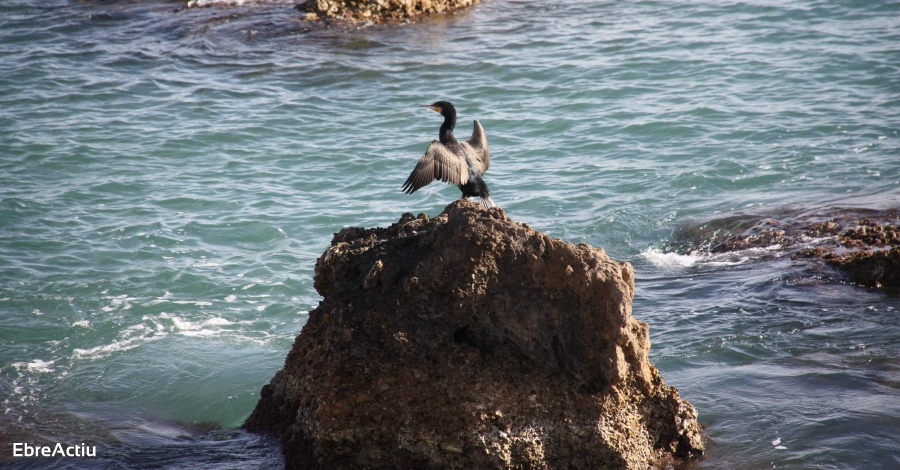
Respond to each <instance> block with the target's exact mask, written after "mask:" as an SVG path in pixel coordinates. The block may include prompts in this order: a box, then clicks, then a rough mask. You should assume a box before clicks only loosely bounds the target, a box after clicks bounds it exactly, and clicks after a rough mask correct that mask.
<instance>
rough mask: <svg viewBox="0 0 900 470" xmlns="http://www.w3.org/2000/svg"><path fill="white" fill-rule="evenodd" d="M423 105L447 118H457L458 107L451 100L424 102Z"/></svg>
mask: <svg viewBox="0 0 900 470" xmlns="http://www.w3.org/2000/svg"><path fill="white" fill-rule="evenodd" d="M422 107H423V108H429V109H431V110H432V111H434V112H436V113H440V114H441V115H442V116H444V117H445V118H451V119H452V118H456V108H454V107H453V104H452V103H450V102H449V101H435V102H434V103H431V104H423V105H422Z"/></svg>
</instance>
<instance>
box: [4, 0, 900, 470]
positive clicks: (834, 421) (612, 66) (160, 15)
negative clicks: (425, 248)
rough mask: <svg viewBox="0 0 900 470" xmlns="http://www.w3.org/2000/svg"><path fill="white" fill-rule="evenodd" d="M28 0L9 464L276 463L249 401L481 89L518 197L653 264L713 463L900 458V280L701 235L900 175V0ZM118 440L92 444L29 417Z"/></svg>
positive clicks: (875, 194)
mask: <svg viewBox="0 0 900 470" xmlns="http://www.w3.org/2000/svg"><path fill="white" fill-rule="evenodd" d="M183 6H184V5H183V4H181V3H177V2H166V1H147V2H129V1H103V2H101V1H96V2H91V1H87V2H76V1H68V0H65V1H62V0H54V1H37V0H9V1H4V2H2V3H0V443H2V445H3V446H4V448H3V449H2V450H0V466H9V467H11V468H50V467H53V468H97V467H111V468H122V467H125V468H272V467H276V468H277V467H278V466H280V465H282V464H281V460H280V451H279V447H278V443H277V441H274V440H270V439H267V438H262V437H259V436H255V435H250V434H246V433H243V432H241V431H239V430H238V427H239V426H240V424H241V423H242V421H243V420H244V419H245V418H246V417H247V416H248V415H249V413H250V411H251V410H252V409H253V407H254V405H255V404H256V401H257V399H258V396H259V389H260V387H261V386H262V385H263V384H265V383H267V382H268V381H269V379H270V378H271V377H272V375H273V374H274V373H275V372H276V371H277V370H278V369H279V368H280V367H281V366H282V364H283V361H284V357H285V355H286V354H287V352H288V351H289V349H290V347H291V344H292V341H293V339H294V337H295V336H296V335H297V334H298V333H299V332H300V329H301V328H302V326H303V324H304V323H305V322H306V319H307V314H308V312H309V311H310V310H312V309H314V308H315V307H316V305H317V303H318V301H319V299H320V297H319V296H318V295H317V293H316V292H315V290H314V288H313V283H312V276H313V266H314V264H315V260H316V258H317V257H318V256H319V255H320V254H321V253H322V252H323V251H324V250H325V249H326V248H327V247H328V245H329V242H330V240H331V235H332V234H333V233H334V232H337V231H338V230H340V229H341V228H342V227H347V226H360V227H373V226H385V225H388V224H390V223H392V222H396V221H397V220H398V219H399V217H400V215H401V214H402V213H404V212H412V213H414V214H417V213H419V212H425V213H428V214H430V215H432V216H433V215H436V214H438V213H439V212H440V211H441V210H442V209H443V207H445V206H446V205H447V204H449V203H450V202H452V201H453V200H455V199H456V198H458V197H459V190H458V189H456V188H453V187H449V186H446V185H442V184H440V183H435V184H432V185H430V186H428V187H426V188H423V189H422V190H420V191H418V192H416V193H415V194H412V195H406V194H403V193H402V192H401V191H400V186H401V185H402V183H403V181H404V180H405V178H406V176H407V175H408V173H409V172H410V171H411V169H412V168H413V166H414V165H415V162H416V161H417V159H418V158H419V157H420V156H421V155H422V154H423V152H424V151H425V149H426V148H427V146H428V144H429V142H430V141H431V140H432V139H435V138H436V137H437V129H438V127H439V125H440V122H441V118H440V116H438V115H437V114H435V113H433V112H431V111H429V110H427V109H423V108H420V107H418V105H420V104H424V103H431V102H434V101H437V100H449V101H452V102H453V103H454V104H455V105H456V108H457V110H458V111H459V114H460V116H459V125H458V128H457V131H456V134H457V136H459V137H467V136H468V135H469V132H470V129H471V120H472V119H478V120H479V121H480V122H481V123H482V124H483V125H484V127H485V129H486V131H487V135H488V139H489V142H490V147H491V154H492V155H491V156H492V166H491V168H490V171H489V172H488V173H487V174H486V181H487V183H488V184H489V185H490V188H491V195H492V197H493V199H494V200H495V201H496V202H497V204H499V205H500V206H502V207H503V208H504V209H505V210H506V212H507V214H508V215H509V216H511V217H512V218H513V219H515V220H517V221H520V222H526V223H528V224H529V225H531V226H532V227H534V228H536V229H538V230H541V231H543V232H545V233H548V234H549V235H551V236H553V237H559V238H562V239H564V240H567V241H570V242H574V243H578V242H586V243H589V244H591V245H594V246H598V247H603V248H604V249H605V250H606V251H607V252H608V253H609V254H610V255H611V256H612V257H613V258H614V259H617V260H619V261H629V262H631V263H632V264H634V266H635V269H636V273H637V274H636V285H637V294H636V296H635V299H634V316H635V317H636V318H638V319H639V320H642V321H645V322H647V323H649V325H650V335H651V340H652V343H653V345H652V349H651V353H650V355H651V360H652V361H653V363H654V364H655V365H656V367H657V368H659V370H660V371H661V373H662V376H663V377H664V378H665V380H666V382H667V383H668V384H670V385H673V386H675V387H677V388H678V389H679V391H680V392H681V395H682V397H684V398H685V399H687V400H689V401H690V402H691V403H693V404H694V405H695V406H696V407H697V409H698V410H699V413H700V421H701V422H702V423H703V424H704V425H705V426H706V433H707V436H708V439H709V448H708V453H707V457H706V459H705V460H703V461H701V462H699V463H696V464H693V466H692V468H709V469H729V468H730V469H763V468H817V469H846V468H860V469H889V468H900V444H898V443H900V313H898V310H900V300H898V297H897V296H896V295H895V294H891V293H889V292H885V291H879V290H870V289H863V288H859V287H856V286H852V285H848V284H845V283H843V282H841V279H840V276H839V275H837V274H835V273H833V272H830V271H827V270H824V271H823V270H821V269H818V270H817V269H812V268H810V267H809V265H808V263H806V262H803V261H792V260H790V258H789V257H783V256H779V250H780V247H778V246H772V247H767V248H761V249H756V250H755V251H754V250H750V251H746V252H738V253H729V254H719V255H710V254H708V253H704V252H702V251H699V250H698V251H690V252H683V251H682V252H680V251H678V250H673V249H671V247H672V246H674V245H673V244H674V243H676V242H677V241H678V239H679V236H680V235H679V234H682V233H685V232H686V231H690V229H691V227H697V226H699V225H701V224H707V225H716V224H721V225H723V226H725V225H726V224H725V222H724V221H733V220H734V219H735V218H738V219H740V218H746V219H747V220H751V219H754V218H760V217H772V218H780V217H781V218H783V217H795V216H797V215H798V214H804V213H811V212H816V213H828V212H829V211H835V212H839V211H842V210H847V209H860V208H868V209H888V208H896V207H898V206H900V137H898V135H897V132H898V131H900V47H898V45H900V4H898V3H897V2H891V1H865V2H861V1H849V0H845V1H788V2H774V1H754V2H705V1H692V2H686V1H673V2H658V1H634V2H597V1H564V2H549V1H514V0H486V1H483V2H482V3H481V4H479V5H477V6H475V7H474V8H471V9H468V10H465V11H462V12H459V13H457V14H455V15H446V16H438V17H433V18H428V19H420V20H416V21H414V22H408V23H406V22H404V23H400V24H387V25H373V24H367V23H362V24H355V25H348V24H341V23H333V24H309V23H306V22H303V21H299V20H298V18H299V17H300V15H301V13H299V12H297V11H296V10H294V9H293V8H292V5H291V4H283V5H276V6H272V5H254V4H248V5H244V6H238V7H228V8H221V7H212V8H191V9H185V8H183ZM16 442H27V443H29V445H47V444H49V445H52V444H53V443H56V442H63V443H69V444H71V445H82V444H84V445H87V446H97V450H96V453H97V456H96V457H92V458H86V457H85V458H69V457H66V458H63V457H57V458H50V459H47V458H38V459H34V458H32V459H24V458H15V457H11V455H12V445H13V443H16Z"/></svg>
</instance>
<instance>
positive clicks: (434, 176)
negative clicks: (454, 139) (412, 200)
mask: <svg viewBox="0 0 900 470" xmlns="http://www.w3.org/2000/svg"><path fill="white" fill-rule="evenodd" d="M434 180H441V181H443V182H445V183H451V184H455V185H461V184H466V183H468V182H469V170H468V166H467V165H466V161H465V159H464V158H462V157H460V156H458V155H456V154H454V153H453V152H451V151H450V149H448V148H447V147H444V145H443V144H441V143H440V142H438V141H436V140H433V141H431V145H430V146H428V150H427V151H426V152H425V155H422V158H420V159H419V163H417V164H416V167H415V168H414V169H413V171H412V173H410V174H409V178H406V182H405V183H403V188H402V190H403V192H405V193H406V194H412V193H414V192H416V191H417V190H418V189H419V188H421V187H422V186H425V185H427V184H428V183H431V182H432V181H434Z"/></svg>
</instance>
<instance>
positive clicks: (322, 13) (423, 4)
mask: <svg viewBox="0 0 900 470" xmlns="http://www.w3.org/2000/svg"><path fill="white" fill-rule="evenodd" d="M476 3H478V0H306V1H305V2H302V3H300V4H299V5H298V6H297V8H298V9H299V10H300V11H304V12H306V14H307V16H306V17H307V19H313V20H314V19H319V18H347V19H355V20H371V21H385V20H403V19H408V18H414V17H416V16H420V15H424V14H434V13H448V12H451V11H454V10H458V9H460V8H465V7H469V6H472V5H474V4H476Z"/></svg>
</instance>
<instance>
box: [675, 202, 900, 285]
mask: <svg viewBox="0 0 900 470" xmlns="http://www.w3.org/2000/svg"><path fill="white" fill-rule="evenodd" d="M898 222H900V210H897V209H892V210H886V211H874V210H866V209H842V210H835V211H833V212H831V213H826V214H820V213H814V214H805V215H802V216H799V217H786V218H784V219H781V220H779V219H773V218H768V217H765V218H763V217H730V218H725V219H720V220H716V221H711V222H709V223H705V224H702V225H699V226H697V227H692V228H690V229H689V230H687V231H686V236H684V237H683V238H685V239H687V241H685V242H682V243H680V245H681V246H679V247H676V251H677V252H682V253H691V252H701V253H702V252H704V251H705V252H707V253H709V254H727V253H739V252H746V251H748V250H762V251H764V252H766V253H767V256H768V257H774V258H780V257H782V256H790V257H791V258H792V259H794V260H804V259H805V260H814V261H815V262H816V264H818V265H821V266H822V267H824V266H826V265H827V266H830V267H832V268H836V269H837V270H838V271H840V273H841V276H840V279H842V280H844V279H845V280H847V281H849V282H850V283H853V284H856V285H858V286H862V287H883V288H890V289H896V288H900V225H898Z"/></svg>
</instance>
